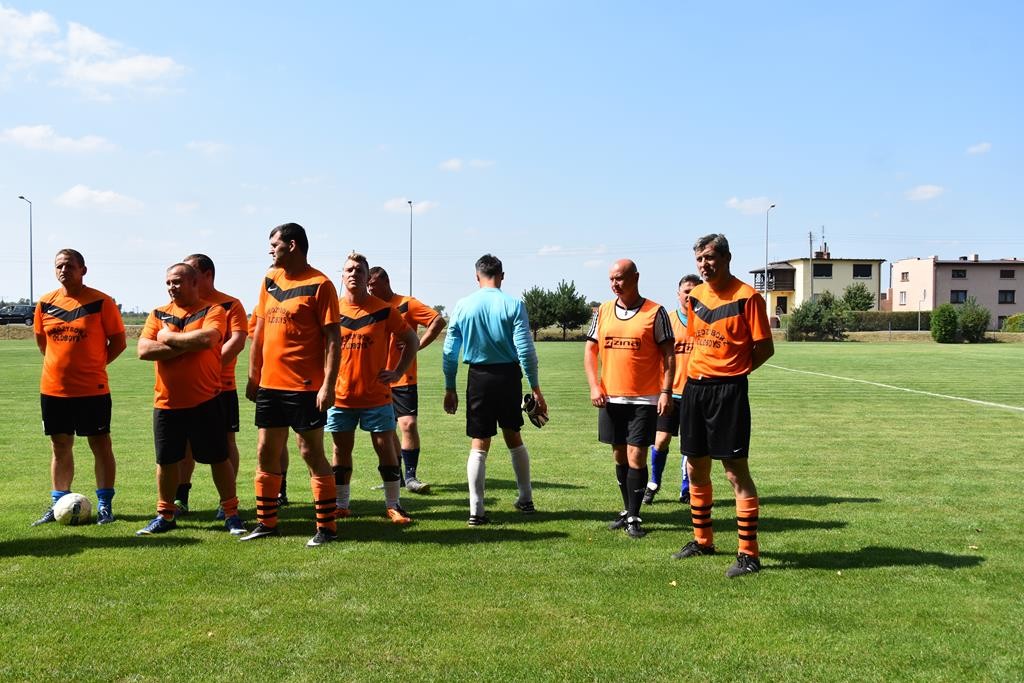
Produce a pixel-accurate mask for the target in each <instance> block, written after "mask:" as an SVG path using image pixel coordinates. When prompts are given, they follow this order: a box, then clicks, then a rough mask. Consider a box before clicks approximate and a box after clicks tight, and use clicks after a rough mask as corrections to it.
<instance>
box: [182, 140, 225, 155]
mask: <svg viewBox="0 0 1024 683" xmlns="http://www.w3.org/2000/svg"><path fill="white" fill-rule="evenodd" d="M185 149H187V150H189V151H190V152H197V153H199V154H202V155H203V156H204V157H206V158H207V159H215V158H218V157H221V156H223V155H224V153H225V152H227V151H228V146H227V145H225V144H224V143H223V142H216V141H214V140H193V141H192V142H190V143H188V144H187V145H185Z"/></svg>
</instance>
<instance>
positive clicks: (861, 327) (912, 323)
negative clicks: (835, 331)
mask: <svg viewBox="0 0 1024 683" xmlns="http://www.w3.org/2000/svg"><path fill="white" fill-rule="evenodd" d="M920 315H921V328H920V329H922V330H928V329H930V328H931V318H932V314H931V311H921V314H920ZM917 316H918V313H917V311H852V312H851V318H850V326H849V328H848V330H849V331H850V332H882V331H885V330H888V329H892V330H916V329H918V322H917V321H918V318H917ZM890 325H892V327H891V328H890V327H889V326H890Z"/></svg>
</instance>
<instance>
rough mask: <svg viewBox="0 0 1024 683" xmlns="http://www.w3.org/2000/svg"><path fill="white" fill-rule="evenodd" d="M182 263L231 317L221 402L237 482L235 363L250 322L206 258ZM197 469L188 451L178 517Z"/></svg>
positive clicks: (201, 256) (225, 344)
mask: <svg viewBox="0 0 1024 683" xmlns="http://www.w3.org/2000/svg"><path fill="white" fill-rule="evenodd" d="M182 263H186V264H188V265H190V266H192V267H193V268H194V269H195V271H196V274H197V276H198V278H199V297H200V298H201V299H203V300H204V301H207V302H209V303H212V304H216V305H218V306H220V307H221V308H223V309H224V313H225V315H226V316H227V333H226V335H225V337H224V339H223V340H222V343H221V347H220V365H221V374H220V385H221V390H220V397H219V398H220V402H221V407H222V408H223V409H224V426H225V427H226V429H227V439H228V460H229V461H230V462H231V467H232V468H234V470H235V481H236V482H237V481H238V445H237V444H236V443H235V433H236V432H238V422H239V420H238V390H237V389H236V387H235V363H236V362H237V360H238V354H239V353H241V352H242V349H244V348H245V336H246V330H247V329H248V320H247V318H246V317H245V308H244V307H243V306H242V302H241V301H239V300H238V299H236V298H235V297H233V296H231V295H230V294H225V293H223V292H220V291H218V290H217V289H216V288H215V287H214V284H213V281H214V278H215V277H216V268H215V266H214V264H213V259H211V258H210V257H209V256H207V255H206V254H192V255H191V256H186V257H185V260H184V261H182ZM195 468H196V461H195V460H194V459H193V458H192V450H191V449H188V450H187V451H186V453H185V459H184V460H182V461H181V481H180V483H179V484H178V491H177V493H176V494H175V496H174V506H175V507H176V508H177V510H178V514H179V515H181V514H185V513H187V512H188V495H189V491H190V490H191V489H192V472H193V470H195ZM217 519H224V510H223V509H221V508H219V507H218V508H217Z"/></svg>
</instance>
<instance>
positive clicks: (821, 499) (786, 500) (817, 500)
mask: <svg viewBox="0 0 1024 683" xmlns="http://www.w3.org/2000/svg"><path fill="white" fill-rule="evenodd" d="M758 500H760V501H761V504H762V505H811V506H813V507H824V506H826V505H841V504H843V503H881V502H882V499H881V498H863V497H855V496H839V497H836V496H761V497H760V498H759V499H758ZM727 502H733V503H734V504H735V501H724V500H723V501H721V503H722V504H725V503H727ZM719 504H720V503H719V501H717V500H716V501H715V505H716V506H717V505H719Z"/></svg>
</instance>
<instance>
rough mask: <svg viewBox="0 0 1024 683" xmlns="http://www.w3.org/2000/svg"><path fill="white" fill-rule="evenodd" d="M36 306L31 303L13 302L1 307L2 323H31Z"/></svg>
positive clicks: (0, 321) (0, 318) (0, 319)
mask: <svg viewBox="0 0 1024 683" xmlns="http://www.w3.org/2000/svg"><path fill="white" fill-rule="evenodd" d="M35 311H36V307H35V306H32V305H31V304H11V305H10V306H4V307H3V308H0V325H7V324H9V323H14V324H22V325H31V324H32V316H33V315H35Z"/></svg>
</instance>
